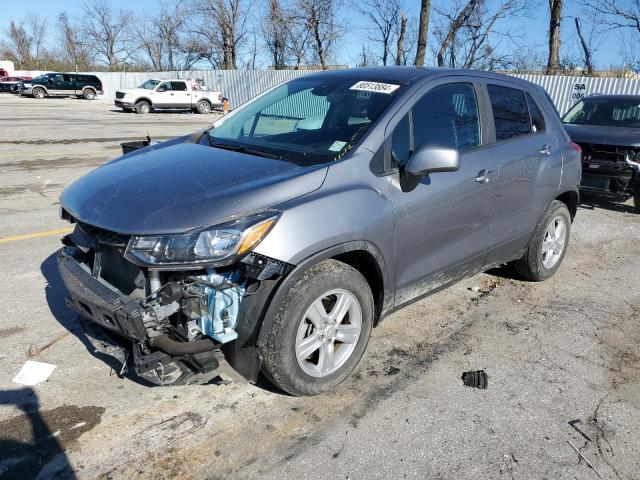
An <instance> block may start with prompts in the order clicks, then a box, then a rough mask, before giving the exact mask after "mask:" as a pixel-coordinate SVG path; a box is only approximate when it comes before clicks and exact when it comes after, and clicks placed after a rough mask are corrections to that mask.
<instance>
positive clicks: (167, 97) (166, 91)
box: [153, 81, 177, 108]
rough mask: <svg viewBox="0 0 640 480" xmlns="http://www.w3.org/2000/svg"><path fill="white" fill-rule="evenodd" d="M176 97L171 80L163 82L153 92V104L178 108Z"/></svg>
mask: <svg viewBox="0 0 640 480" xmlns="http://www.w3.org/2000/svg"><path fill="white" fill-rule="evenodd" d="M176 103H177V101H176V97H175V95H174V92H173V91H172V89H171V82H169V81H167V82H162V83H160V84H159V85H158V86H157V87H156V90H155V92H154V94H153V106H154V107H156V108H177V105H176Z"/></svg>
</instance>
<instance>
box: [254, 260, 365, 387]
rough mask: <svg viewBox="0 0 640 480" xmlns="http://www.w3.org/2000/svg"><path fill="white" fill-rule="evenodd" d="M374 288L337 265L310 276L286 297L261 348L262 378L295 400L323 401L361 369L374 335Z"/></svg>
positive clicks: (321, 267)
mask: <svg viewBox="0 0 640 480" xmlns="http://www.w3.org/2000/svg"><path fill="white" fill-rule="evenodd" d="M373 315H374V304H373V295H372V294H371V289H370V288H369V284H368V283H367V281H366V280H365V278H364V277H363V276H362V274H361V273H360V272H358V271H357V270H356V269H354V268H352V267H350V266H349V265H346V264H344V263H342V262H339V261H337V260H325V261H322V262H320V263H318V264H316V265H314V266H312V267H311V268H309V270H307V271H306V272H305V273H304V274H303V275H302V276H301V277H300V278H299V279H298V280H297V281H296V282H295V283H294V284H293V286H292V287H291V288H290V289H289V291H288V292H287V293H286V296H285V298H284V300H283V301H282V304H281V305H280V306H279V308H278V311H277V313H276V315H275V317H274V320H273V324H272V326H271V331H270V332H269V334H268V337H267V341H266V343H265V345H264V346H263V347H262V354H263V363H262V368H263V373H264V374H265V376H266V377H267V378H268V379H270V380H271V381H272V382H273V383H274V385H275V386H277V387H279V388H280V389H282V390H284V391H285V392H287V393H290V394H291V395H296V396H301V395H318V394H320V393H324V392H326V391H328V390H330V389H332V388H333V387H335V386H336V385H338V384H339V383H341V382H342V381H344V380H345V379H346V378H347V377H348V376H349V374H350V373H351V372H352V371H353V369H354V368H355V367H356V365H357V364H358V362H359V361H360V359H361V358H362V355H363V353H364V350H365V348H366V347H367V343H368V342H369V336H370V334H371V328H372V326H373Z"/></svg>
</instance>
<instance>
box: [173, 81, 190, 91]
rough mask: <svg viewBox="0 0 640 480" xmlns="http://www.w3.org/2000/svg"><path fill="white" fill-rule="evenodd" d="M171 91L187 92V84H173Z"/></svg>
mask: <svg viewBox="0 0 640 480" xmlns="http://www.w3.org/2000/svg"><path fill="white" fill-rule="evenodd" d="M171 90H173V91H174V92H186V91H187V84H186V83H184V82H171Z"/></svg>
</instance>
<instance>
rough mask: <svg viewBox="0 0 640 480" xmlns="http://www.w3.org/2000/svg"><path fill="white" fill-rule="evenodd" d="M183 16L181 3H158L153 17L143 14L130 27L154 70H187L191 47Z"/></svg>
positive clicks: (173, 1) (190, 59) (185, 18)
mask: <svg viewBox="0 0 640 480" xmlns="http://www.w3.org/2000/svg"><path fill="white" fill-rule="evenodd" d="M186 24H187V12H186V8H185V2H184V0H172V1H171V2H170V3H161V5H160V10H158V12H157V13H155V14H146V13H145V14H144V15H141V18H140V19H139V20H138V21H137V22H136V25H135V27H134V29H133V30H134V32H135V37H136V39H137V42H138V43H139V46H140V48H142V49H143V50H144V52H145V53H146V56H147V57H148V59H149V61H151V64H152V66H153V67H154V68H155V69H157V70H174V69H176V68H185V69H189V68H190V67H191V66H192V64H193V62H194V57H193V55H192V53H193V52H192V47H191V44H190V42H189V39H188V38H186V35H185V34H186Z"/></svg>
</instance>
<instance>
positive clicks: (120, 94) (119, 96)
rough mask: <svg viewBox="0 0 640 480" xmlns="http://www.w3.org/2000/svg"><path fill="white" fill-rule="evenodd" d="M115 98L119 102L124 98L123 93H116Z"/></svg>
mask: <svg viewBox="0 0 640 480" xmlns="http://www.w3.org/2000/svg"><path fill="white" fill-rule="evenodd" d="M116 98H117V99H118V100H119V99H121V98H124V92H116Z"/></svg>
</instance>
